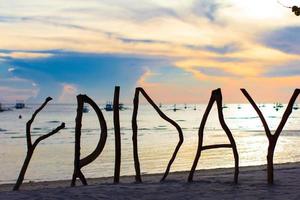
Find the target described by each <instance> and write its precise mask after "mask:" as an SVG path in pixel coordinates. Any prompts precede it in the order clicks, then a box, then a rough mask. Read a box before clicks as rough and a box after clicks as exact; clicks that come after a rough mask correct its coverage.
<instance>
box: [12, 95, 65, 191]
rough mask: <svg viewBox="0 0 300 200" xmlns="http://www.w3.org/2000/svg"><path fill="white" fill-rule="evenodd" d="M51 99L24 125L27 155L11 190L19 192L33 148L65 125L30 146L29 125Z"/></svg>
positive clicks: (39, 138)
mask: <svg viewBox="0 0 300 200" xmlns="http://www.w3.org/2000/svg"><path fill="white" fill-rule="evenodd" d="M51 100H52V98H51V97H48V98H47V99H46V100H45V102H44V103H43V104H42V105H41V106H40V107H39V108H38V109H37V110H36V111H35V112H34V113H33V115H32V117H31V119H30V120H29V121H28V122H27V124H26V139H27V154H26V158H25V161H24V163H23V166H22V169H21V171H20V174H19V177H18V180H17V182H16V184H15V186H14V188H13V190H19V188H20V186H21V185H22V183H23V180H24V176H25V173H26V170H27V168H28V165H29V162H30V160H31V157H32V155H33V152H34V150H35V148H36V147H37V145H38V144H39V142H41V141H42V140H44V139H46V138H48V137H50V136H51V135H54V134H55V133H57V132H58V131H60V130H61V129H63V128H65V123H61V125H60V126H58V127H57V128H56V129H54V130H53V131H51V132H50V133H48V134H46V135H42V136H40V137H38V138H37V139H36V140H35V142H34V143H33V144H32V141H31V124H32V123H33V121H34V119H35V117H36V115H37V114H38V113H39V112H40V111H41V110H42V109H43V108H44V107H45V106H46V104H47V103H48V102H49V101H51Z"/></svg>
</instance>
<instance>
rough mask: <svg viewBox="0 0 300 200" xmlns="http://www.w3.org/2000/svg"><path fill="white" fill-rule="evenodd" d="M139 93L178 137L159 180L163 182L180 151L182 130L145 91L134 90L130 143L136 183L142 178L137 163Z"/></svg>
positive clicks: (140, 89)
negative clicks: (175, 131)
mask: <svg viewBox="0 0 300 200" xmlns="http://www.w3.org/2000/svg"><path fill="white" fill-rule="evenodd" d="M139 93H142V95H143V96H144V97H145V98H146V100H147V101H148V102H149V103H150V104H151V106H152V107H153V108H154V109H155V110H156V112H157V113H158V114H159V116H160V117H161V118H163V119H164V120H166V121H167V122H169V123H170V124H172V125H173V126H174V127H175V128H176V129H177V131H178V135H179V141H178V144H177V146H176V148H175V150H174V153H173V155H172V157H171V159H170V161H169V163H168V166H167V168H166V171H165V173H164V175H163V177H162V179H161V181H164V180H165V178H166V177H167V176H168V174H169V171H170V168H171V165H172V163H173V162H174V160H175V158H176V155H177V152H178V151H179V149H180V146H181V145H182V143H183V133H182V130H181V128H180V126H179V125H178V124H177V123H176V122H175V121H173V120H172V119H170V118H168V117H167V116H166V115H165V114H164V113H163V112H162V111H161V110H160V109H159V107H158V106H157V105H156V104H155V103H154V102H153V100H152V99H151V98H150V97H149V96H148V94H147V93H146V92H145V90H144V89H143V88H136V89H135V95H134V100H133V105H134V107H133V114H132V132H133V135H132V141H133V157H134V166H135V172H136V176H135V180H136V182H142V178H141V172H140V163H139V157H138V146H137V132H138V126H137V121H136V118H137V114H138V107H139Z"/></svg>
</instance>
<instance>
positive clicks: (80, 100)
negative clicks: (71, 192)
mask: <svg viewBox="0 0 300 200" xmlns="http://www.w3.org/2000/svg"><path fill="white" fill-rule="evenodd" d="M84 103H88V104H89V105H90V106H91V107H92V108H93V109H94V110H95V112H96V114H97V117H98V120H99V123H100V128H101V131H100V135H101V136H100V139H99V142H98V144H97V146H96V148H95V150H94V151H93V152H92V153H91V154H89V155H88V156H86V157H85V158H82V159H80V138H81V127H82V113H83V104H84ZM75 122H76V126H75V157H74V172H73V177H72V181H71V186H75V184H76V179H77V178H79V179H80V180H81V182H82V184H83V185H87V181H86V179H85V177H84V175H83V173H82V172H81V168H82V167H84V166H86V165H88V164H90V163H91V162H93V161H94V160H95V159H96V158H97V157H98V156H99V155H100V154H101V152H102V150H103V149H104V146H105V143H106V139H107V126H106V122H105V119H104V116H103V114H102V112H101V110H100V108H99V107H98V106H97V104H96V103H95V102H94V101H93V100H92V99H91V98H89V97H88V96H86V95H78V96H77V116H76V119H75Z"/></svg>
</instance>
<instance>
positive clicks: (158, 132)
mask: <svg viewBox="0 0 300 200" xmlns="http://www.w3.org/2000/svg"><path fill="white" fill-rule="evenodd" d="M36 107H37V106H36V105H32V106H31V108H30V109H22V110H14V111H10V112H2V113H0V120H1V123H0V161H1V165H0V173H1V176H0V183H8V182H14V181H15V179H16V178H17V175H18V173H19V170H20V168H21V165H22V163H23V160H24V158H25V153H26V151H27V149H26V139H25V126H26V122H27V121H28V120H29V119H30V117H31V114H32V113H33V111H34V109H35V108H36ZM194 107H195V105H190V106H189V105H187V109H183V108H184V105H177V108H178V109H180V108H182V109H180V110H177V111H176V112H173V110H172V108H173V105H163V106H162V108H161V109H162V110H163V111H164V112H165V114H167V115H168V116H169V117H170V118H172V119H173V120H175V121H176V122H177V123H178V124H179V125H180V126H181V127H182V130H183V133H184V143H183V145H182V147H181V149H180V151H179V153H178V156H177V158H176V160H175V162H174V164H173V166H172V169H171V171H182V170H190V168H191V166H192V163H193V159H194V156H195V153H196V148H197V142H198V127H199V124H200V121H201V119H202V115H203V112H204V109H205V108H206V105H196V107H197V110H194ZM238 107H239V108H238ZM261 110H262V112H263V114H264V115H265V117H266V120H267V122H268V124H269V127H270V129H271V130H273V131H274V130H275V129H276V128H277V125H278V123H279V122H280V120H281V116H282V114H283V112H284V110H285V106H284V107H283V108H281V109H279V110H278V111H276V110H274V108H273V105H272V104H266V105H265V106H264V107H261ZM223 111H224V117H225V120H226V122H227V125H228V126H229V128H230V130H231V131H232V134H233V136H234V138H235V140H236V143H237V147H238V151H239V155H240V165H241V166H246V165H258V164H265V163H266V159H265V158H266V151H267V145H268V141H267V138H266V136H265V133H264V129H263V127H262V123H261V122H260V119H259V118H258V117H257V115H256V113H255V111H254V110H253V108H252V107H251V105H248V104H239V105H235V104H228V105H226V108H224V109H223ZM102 112H103V114H104V116H105V119H106V122H107V126H108V138H107V142H106V146H105V148H104V150H103V153H102V154H101V155H100V156H99V157H98V158H97V159H96V160H95V161H94V162H93V163H91V164H90V165H88V166H87V167H85V168H84V169H83V172H84V174H85V175H86V177H103V176H113V170H114V169H113V167H114V129H113V116H112V112H106V111H102ZM19 115H22V119H18V116H19ZM131 115H132V109H128V110H125V111H121V112H120V120H121V139H122V163H121V175H132V174H134V166H133V156H132V155H133V153H132V144H131V136H132V131H131ZM75 116H76V105H48V106H47V107H46V108H45V109H44V110H43V111H42V112H41V113H40V114H39V115H38V116H37V118H36V120H35V122H34V124H33V126H32V136H33V140H34V139H35V138H37V137H38V136H40V135H43V134H45V133H47V132H49V131H51V130H52V129H53V128H55V127H56V126H58V125H59V124H60V122H65V123H66V128H65V129H64V130H63V131H61V132H60V133H58V134H56V135H54V136H52V137H50V138H48V139H46V140H45V141H43V142H42V143H41V144H40V145H39V146H38V147H37V149H36V152H35V154H34V156H33V158H32V161H31V163H30V165H29V168H28V171H27V174H26V177H25V181H29V180H32V181H39V180H57V179H70V178H71V175H72V173H73V159H74V141H75V138H74V134H75V131H74V127H75ZM83 116H84V117H83V127H82V156H86V155H88V154H89V153H90V152H92V151H93V150H94V148H95V147H96V144H97V142H98V139H99V124H98V122H97V117H96V115H95V113H94V112H93V111H91V112H89V113H84V115H83ZM299 118H300V111H299V110H293V113H292V114H291V116H290V118H289V120H288V121H287V123H286V126H285V128H284V131H283V133H282V135H281V136H280V138H279V141H278V145H277V147H276V152H275V163H283V162H295V161H300V149H297V148H295V147H297V146H298V145H299V144H300V137H299V136H300V133H299V130H300V123H299V121H298V119H299ZM138 127H139V132H138V136H139V137H138V145H139V156H140V162H141V171H142V173H143V174H145V173H157V172H164V170H165V167H166V166H167V163H168V161H169V159H170V157H171V155H172V153H173V151H174V148H175V146H176V144H177V142H178V134H177V132H176V129H175V128H174V127H173V126H171V125H170V124H168V123H167V122H165V121H163V120H162V119H161V118H160V117H159V116H158V114H157V113H156V112H155V111H154V110H153V109H152V108H151V107H150V106H147V105H142V106H140V109H139V113H138ZM205 131H206V132H205V134H204V145H209V144H218V143H227V142H228V139H227V138H226V135H225V132H224V131H223V130H222V129H221V126H220V124H219V121H218V116H217V112H216V107H214V109H213V110H212V112H211V114H210V115H209V118H208V121H207V124H206V129H205ZM233 163H234V160H233V155H232V151H231V149H216V150H208V151H204V152H203V154H202V157H201V159H200V161H199V163H198V169H200V168H201V169H203V168H217V167H232V166H233Z"/></svg>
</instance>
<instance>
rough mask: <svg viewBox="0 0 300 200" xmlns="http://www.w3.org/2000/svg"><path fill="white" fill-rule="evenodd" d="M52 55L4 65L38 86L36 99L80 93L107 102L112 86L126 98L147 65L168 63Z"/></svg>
mask: <svg viewBox="0 0 300 200" xmlns="http://www.w3.org/2000/svg"><path fill="white" fill-rule="evenodd" d="M52 54H53V56H51V57H45V58H38V59H30V60H28V59H11V60H8V61H7V65H9V66H16V68H17V70H15V71H14V74H13V75H14V76H17V77H20V78H22V79H27V80H30V87H36V86H38V88H39V94H38V96H37V98H41V99H43V98H44V97H46V96H52V97H53V98H58V99H60V100H61V101H66V100H68V99H69V98H70V96H72V95H74V97H75V96H76V95H75V93H76V91H80V92H82V93H86V94H88V95H91V96H94V97H95V98H97V99H99V100H102V101H106V100H107V99H111V96H112V95H113V94H112V92H113V88H114V86H115V85H120V86H121V89H122V94H124V96H126V97H129V94H131V92H132V91H133V90H134V88H135V86H136V83H137V82H138V80H140V77H141V76H142V75H143V74H144V73H145V71H146V69H147V68H148V66H153V67H154V68H155V67H157V68H159V67H161V66H164V65H165V64H166V63H169V61H168V59H167V58H157V57H142V56H136V55H118V54H116V55H113V54H87V53H78V52H61V51H58V52H56V53H55V52H52ZM62 83H63V86H62Z"/></svg>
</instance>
